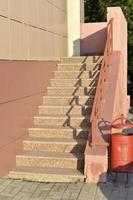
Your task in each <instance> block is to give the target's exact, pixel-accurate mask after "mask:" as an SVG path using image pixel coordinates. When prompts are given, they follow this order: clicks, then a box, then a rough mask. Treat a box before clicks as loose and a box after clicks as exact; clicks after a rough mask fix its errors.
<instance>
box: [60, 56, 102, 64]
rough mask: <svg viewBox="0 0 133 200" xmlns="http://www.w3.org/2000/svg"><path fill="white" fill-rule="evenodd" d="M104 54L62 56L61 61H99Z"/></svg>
mask: <svg viewBox="0 0 133 200" xmlns="http://www.w3.org/2000/svg"><path fill="white" fill-rule="evenodd" d="M101 59H102V56H88V57H82V58H81V57H76V58H74V57H69V58H67V57H66V58H61V63H84V62H85V63H97V62H98V63H99V62H100V61H101Z"/></svg>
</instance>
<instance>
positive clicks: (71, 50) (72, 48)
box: [67, 0, 84, 56]
mask: <svg viewBox="0 0 133 200" xmlns="http://www.w3.org/2000/svg"><path fill="white" fill-rule="evenodd" d="M67 7H68V55H69V56H73V55H75V56H78V55H80V23H83V22H84V0H67Z"/></svg>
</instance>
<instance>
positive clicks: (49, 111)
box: [39, 107, 91, 116]
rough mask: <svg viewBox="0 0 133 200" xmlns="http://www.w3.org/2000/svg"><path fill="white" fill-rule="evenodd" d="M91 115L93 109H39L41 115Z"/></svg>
mask: <svg viewBox="0 0 133 200" xmlns="http://www.w3.org/2000/svg"><path fill="white" fill-rule="evenodd" d="M90 113H91V108H82V107H79V108H74V107H69V108H65V107H64V108H63V107H61V108H60V107H57V108H54V107H39V114H40V115H66V114H69V115H81V116H84V115H89V114H90Z"/></svg>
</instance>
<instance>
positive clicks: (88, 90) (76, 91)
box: [47, 87, 96, 96]
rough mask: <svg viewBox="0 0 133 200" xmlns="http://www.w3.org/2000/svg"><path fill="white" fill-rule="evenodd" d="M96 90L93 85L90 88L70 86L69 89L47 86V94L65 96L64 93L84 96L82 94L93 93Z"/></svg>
mask: <svg viewBox="0 0 133 200" xmlns="http://www.w3.org/2000/svg"><path fill="white" fill-rule="evenodd" d="M95 91H96V88H95V87H91V88H75V89H73V88H71V89H64V88H63V87H62V88H59V89H58V88H52V87H51V88H48V90H47V94H48V95H49V96H59V95H62V96H65V95H68V96H70V95H75V96H84V95H94V94H95Z"/></svg>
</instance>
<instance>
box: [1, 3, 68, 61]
mask: <svg viewBox="0 0 133 200" xmlns="http://www.w3.org/2000/svg"><path fill="white" fill-rule="evenodd" d="M66 55H67V0H0V59H11V60H53V59H54V60H56V59H59V58H60V57H61V56H66Z"/></svg>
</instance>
